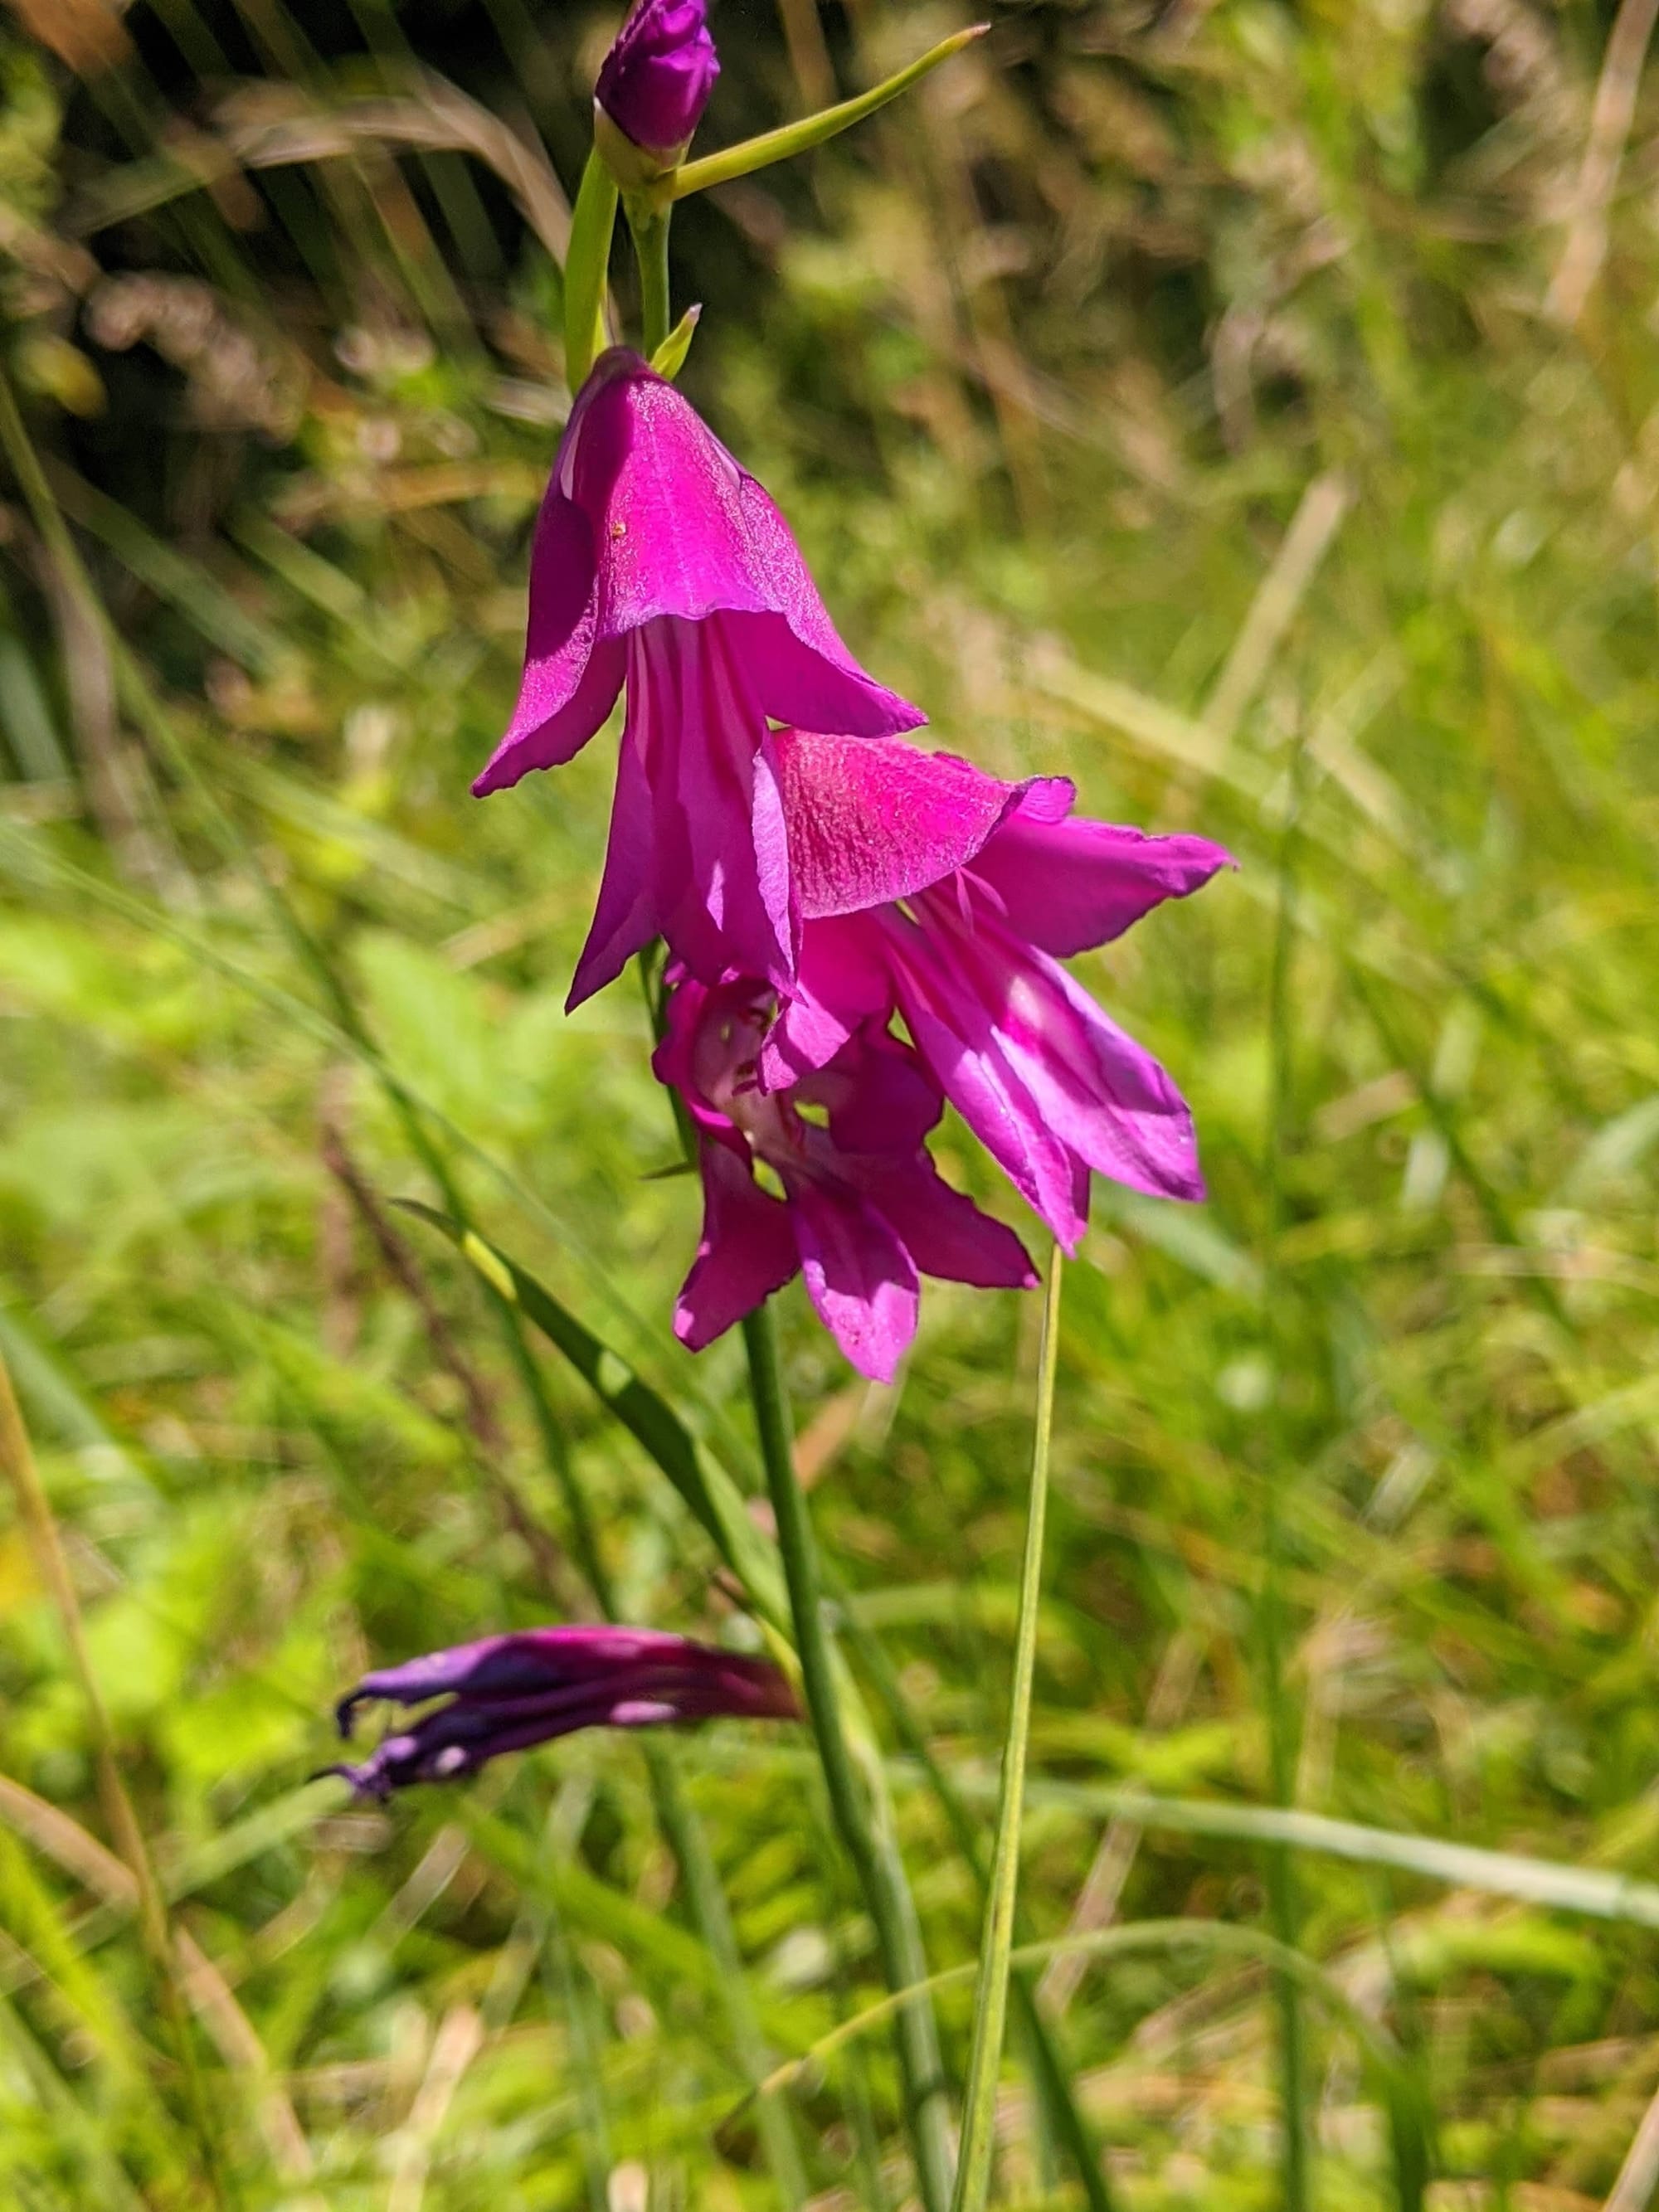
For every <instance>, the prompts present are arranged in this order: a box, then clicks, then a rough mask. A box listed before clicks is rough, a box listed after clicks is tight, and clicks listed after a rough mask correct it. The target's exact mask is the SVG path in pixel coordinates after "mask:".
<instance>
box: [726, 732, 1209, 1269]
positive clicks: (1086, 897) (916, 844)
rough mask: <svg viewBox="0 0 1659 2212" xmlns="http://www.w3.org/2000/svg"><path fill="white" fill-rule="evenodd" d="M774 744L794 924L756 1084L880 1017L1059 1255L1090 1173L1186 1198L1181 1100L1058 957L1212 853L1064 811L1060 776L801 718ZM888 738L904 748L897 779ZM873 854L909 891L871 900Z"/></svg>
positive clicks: (1185, 883)
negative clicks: (927, 870)
mask: <svg viewBox="0 0 1659 2212" xmlns="http://www.w3.org/2000/svg"><path fill="white" fill-rule="evenodd" d="M896 753H899V754H902V756H903V757H904V758H905V762H906V763H907V765H906V767H905V769H904V771H903V775H902V777H900V778H897V779H896V778H895V775H894V768H893V760H894V755H895V754H896ZM775 755H776V757H777V760H778V764H779V771H780V775H781V787H782V792H783V805H784V818H785V823H786V825H787V835H788V838H789V845H790V852H791V855H792V862H793V870H794V883H795V890H796V896H798V898H799V901H800V908H801V913H802V915H803V917H804V927H803V932H802V939H801V953H800V960H799V981H798V987H797V989H796V991H795V993H794V994H793V996H792V997H791V998H790V1000H788V1001H787V1003H786V1004H785V1005H784V1006H783V1007H782V1009H781V1013H780V1016H779V1019H778V1021H777V1022H776V1024H775V1025H774V1026H773V1028H772V1029H771V1030H770V1031H769V1035H768V1036H767V1039H766V1043H765V1046H764V1048H763V1051H762V1053H761V1055H760V1060H759V1070H758V1072H759V1079H760V1081H761V1083H762V1085H763V1087H764V1088H765V1089H766V1090H767V1091H776V1092H780V1093H787V1091H788V1089H789V1087H790V1086H792V1085H799V1084H800V1083H801V1082H802V1081H803V1080H805V1079H807V1078H808V1077H809V1076H810V1075H811V1073H813V1072H814V1071H815V1070H817V1069H819V1068H823V1067H825V1066H829V1065H831V1064H833V1061H834V1059H835V1056H836V1054H837V1053H838V1052H840V1051H841V1050H842V1048H843V1047H844V1045H845V1043H846V1042H847V1041H848V1039H850V1038H852V1037H854V1036H865V1035H866V1034H867V1032H868V1029H869V1026H870V1024H872V1023H874V1024H876V1025H877V1026H878V1027H884V1026H885V1024H887V1022H888V1021H889V1020H890V1018H891V1017H892V1016H893V1015H894V1014H895V1013H897V1014H898V1015H900V1016H901V1017H902V1020H903V1022H904V1025H905V1028H906V1030H908V1034H909V1036H910V1038H911V1041H912V1042H913V1043H914V1044H915V1048H916V1051H917V1053H918V1054H920V1056H921V1062H922V1064H923V1065H924V1066H925V1067H926V1068H927V1072H928V1074H929V1076H930V1078H931V1079H933V1081H934V1082H936V1083H937V1084H938V1085H939V1088H940V1090H941V1091H943V1092H944V1094H945V1097H947V1098H948V1099H949V1100H950V1101H951V1104H952V1105H953V1106H955V1108H956V1109H957V1112H958V1113H960V1114H961V1115H962V1117H963V1120H964V1121H966V1122H967V1123H968V1125H969V1127H970V1128H972V1129H973V1131H974V1132H975V1134H976V1135H977V1136H978V1138H979V1139H980V1140H981V1143H982V1144H983V1145H984V1146H985V1147H986V1149H987V1151H988V1152H990V1153H991V1155H992V1156H993V1158H994V1159H995V1160H996V1161H997V1162H998V1163H999V1164H1000V1166H1001V1167H1002V1168H1003V1170H1005V1172H1006V1174H1007V1176H1009V1178H1010V1179H1011V1181H1012V1182H1013V1183H1014V1185H1015V1186H1016V1188H1018V1190H1019V1191H1020V1193H1021V1194H1023V1196H1024V1198H1025V1199H1026V1200H1028V1201H1029V1202H1030V1205H1031V1206H1033V1207H1034V1208H1035V1209H1036V1212H1038V1213H1039V1214H1041V1216H1042V1218H1043V1220H1044V1221H1046V1222H1047V1223H1048V1226H1049V1228H1050V1229H1051V1230H1052V1231H1054V1235H1055V1237H1058V1238H1059V1240H1060V1243H1061V1244H1062V1245H1063V1246H1064V1247H1065V1249H1066V1250H1067V1251H1068V1252H1072V1251H1074V1250H1075V1249H1076V1246H1077V1241H1078V1238H1079V1237H1080V1236H1081V1234H1082V1232H1083V1229H1084V1226H1085V1222H1086V1219H1087V1213H1088V1190H1089V1172H1090V1170H1091V1169H1093V1170H1097V1171H1098V1172H1099V1173H1100V1174H1102V1175H1106V1176H1111V1177H1112V1178H1113V1179H1114V1180H1115V1182H1121V1183H1126V1184H1127V1185H1128V1187H1129V1188H1131V1189H1133V1190H1138V1191H1145V1192H1148V1193H1151V1194H1154V1195H1156V1196H1158V1197H1163V1198H1179V1199H1199V1198H1201V1197H1202V1196H1203V1194H1204V1183H1203V1178H1202V1176H1200V1173H1199V1167H1198V1152H1197V1146H1196V1143H1195V1140H1194V1134H1193V1126H1192V1117H1191V1115H1190V1114H1189V1113H1188V1109H1187V1104H1186V1101H1185V1100H1184V1099H1183V1098H1182V1095H1181V1093H1180V1091H1178V1090H1177V1089H1176V1085H1175V1083H1174V1082H1173V1080H1172V1079H1171V1078H1170V1076H1169V1074H1168V1073H1166V1072H1165V1071H1164V1068H1163V1067H1161V1066H1159V1064H1158V1061H1157V1060H1154V1059H1153V1058H1152V1055H1151V1054H1150V1053H1147V1052H1146V1051H1145V1050H1143V1049H1142V1048H1141V1047H1140V1046H1139V1045H1138V1044H1137V1043H1135V1042H1134V1041H1133V1038H1131V1037H1129V1036H1125V1034H1124V1033H1123V1031H1122V1030H1120V1029H1119V1028H1117V1027H1116V1025H1115V1024H1114V1023H1112V1022H1110V1021H1109V1020H1108V1019H1107V1018H1106V1016H1105V1014H1104V1013H1103V1012H1102V1011H1101V1009H1100V1007H1099V1006H1097V1005H1096V1004H1095V1001H1094V1000H1092V999H1091V997H1090V996H1089V994H1088V993H1087V992H1086V991H1085V990H1084V989H1083V988H1082V987H1081V986H1080V985H1079V983H1078V982H1077V981H1075V980H1074V979H1073V977H1072V976H1071V975H1068V974H1067V973H1066V969H1064V968H1063V967H1061V965H1060V960H1061V959H1062V958H1064V957H1066V956H1067V955H1069V954H1073V953H1077V952H1082V951H1087V950H1090V949H1091V948H1092V947H1094V946H1097V945H1105V944H1108V943H1109V942H1110V940H1111V939H1114V938H1116V937H1121V935H1122V933H1124V931H1125V930H1127V929H1128V928H1129V927H1131V926H1132V925H1133V923H1134V922H1136V921H1139V920H1140V919H1141V917H1142V916H1143V915H1146V914H1147V913H1149V912H1150V911H1151V910H1152V908H1153V907H1155V906H1158V905H1159V904H1160V903H1161V902H1163V901H1164V900H1165V899H1169V898H1184V897H1186V896H1188V893H1190V892H1192V891H1194V890H1198V889H1199V887H1200V885H1201V884H1205V883H1207V882H1208V880H1209V878H1211V877H1212V875H1213V874H1214V873H1215V872H1216V871H1217V869H1218V868H1221V867H1224V866H1227V865H1228V862H1229V857H1230V856H1229V855H1228V854H1227V853H1226V852H1225V851H1224V850H1223V848H1221V847H1220V846H1219V845H1215V844H1212V843H1211V842H1210V841H1209V840H1208V839H1207V838H1205V837H1193V836H1172V837H1150V836H1143V835H1142V833H1141V832H1140V831H1139V830H1137V829H1124V828H1121V827H1120V826H1119V825H1118V824H1116V823H1110V822H1091V821H1077V820H1073V819H1071V818H1070V816H1071V810H1072V806H1073V801H1074V799H1075V797H1076V793H1075V792H1074V790H1073V786H1072V785H1071V783H1070V782H1069V781H1066V779H1065V778H1063V777H1039V778H1037V779H1036V780H1034V781H1030V782H1027V783H1020V784H1010V783H1003V782H1000V781H998V780H997V779H996V778H995V777H994V776H989V775H984V774H983V773H982V772H981V770H980V769H975V768H973V767H971V766H970V765H969V763H967V762H966V761H961V760H957V759H954V758H953V757H951V756H950V755H949V754H945V753H935V754H931V755H929V754H923V753H920V752H917V751H915V750H914V749H913V748H912V747H910V746H908V745H906V746H902V747H887V746H884V747H881V748H879V749H875V748H867V747H862V746H860V745H857V744H851V743H849V742H848V740H846V739H845V738H839V737H818V736H814V735H812V734H811V733H810V732H807V731H805V730H787V731H781V732H778V733H777V734H776V738H775ZM899 789H902V794H903V796H902V804H900V805H896V804H895V797H896V790H899ZM946 818H950V819H952V820H954V821H955V822H956V823H957V825H958V828H959V830H960V832H961V834H960V836H958V838H957V844H958V848H959V850H960V851H961V853H962V858H961V860H959V861H958V862H957V865H956V866H954V867H953V868H952V869H951V870H950V871H948V872H944V873H941V874H940V875H939V876H937V877H932V878H928V879H927V881H926V882H925V883H923V882H922V881H921V869H922V868H923V867H924V866H926V854H927V851H928V850H929V849H932V848H933V847H935V846H937V845H939V844H942V843H945V842H950V841H949V838H948V836H947V835H946V834H945V832H944V830H943V829H942V826H941V825H942V823H944V822H945V819H946ZM912 825H915V829H916V832H917V834H916V835H915V838H914V840H913V839H912V838H911V836H910V834H909V833H910V829H911V827H912ZM877 852H878V853H879V854H880V858H881V867H882V868H883V869H884V871H885V872H886V873H887V875H888V877H889V878H890V880H893V881H898V880H900V879H902V878H905V877H906V876H908V878H910V881H911V884H912V885H913V888H911V889H909V890H906V891H905V892H904V893H902V894H900V895H898V896H895V895H894V894H892V893H888V894H887V895H886V896H884V897H882V896H872V883H873V881H874V874H873V872H872V854H874V853H877ZM907 861H909V862H911V863H913V865H910V866H907V865H906V864H907Z"/></svg>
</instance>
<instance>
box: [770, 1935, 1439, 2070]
mask: <svg viewBox="0 0 1659 2212" xmlns="http://www.w3.org/2000/svg"><path fill="white" fill-rule="evenodd" d="M1188 1946H1190V1947H1192V1948H1194V1949H1199V1950H1206V1951H1212V1952H1215V1953H1218V1954H1220V1955H1222V1956H1224V1957H1227V1956H1231V1957H1233V1958H1242V1959H1248V1960H1253V1961H1257V1962H1260V1963H1261V1964H1262V1965H1264V1966H1270V1967H1272V1968H1273V1970H1274V1971H1275V1972H1279V1973H1285V1974H1289V1975H1291V1977H1292V1978H1294V1979H1295V1981H1296V1982H1297V1984H1298V1986H1299V1987H1300V1988H1302V1989H1304V1990H1306V1991H1307V1992H1308V1993H1309V1995H1310V1996H1316V1997H1317V1998H1318V1999H1319V2000H1320V2002H1322V2004H1324V2005H1325V2006H1326V2007H1327V2008H1328V2010H1329V2011H1330V2013H1331V2015H1332V2017H1333V2018H1334V2019H1335V2020H1337V2021H1340V2023H1341V2025H1342V2026H1343V2027H1345V2028H1346V2030H1347V2031H1348V2033H1350V2034H1352V2037H1353V2038H1354V2040H1355V2041H1356V2042H1357V2043H1358V2045H1359V2047H1360V2050H1361V2051H1363V2053H1364V2056H1365V2057H1366V2059H1367V2061H1368V2062H1369V2063H1370V2065H1371V2066H1372V2067H1373V2068H1374V2069H1376V2074H1377V2076H1378V2078H1379V2081H1381V2082H1382V2083H1383V2085H1385V2086H1386V2085H1387V2084H1389V2083H1390V2082H1393V2081H1395V2080H1396V2079H1398V2078H1399V2077H1400V2076H1401V2071H1402V2069H1401V2059H1400V2054H1399V2052H1398V2051H1397V2050H1396V2049H1395V2045H1394V2044H1393V2041H1392V2040H1391V2039H1390V2038H1389V2035H1388V2034H1387V2033H1386V2032H1385V2031H1384V2030H1383V2029H1382V2028H1380V2027H1378V2026H1377V2025H1376V2021H1373V2020H1371V2019H1370V2018H1368V2017H1367V2015H1365V2014H1364V2012H1363V2011H1361V2009H1360V2008H1359V2007H1358V2005H1357V2004H1355V2003H1354V2002H1353V2000H1352V1998H1351V1997H1350V1996H1348V1994H1347V1992H1346V1990H1344V1989H1343V1988H1342V1986H1341V1984H1340V1983H1339V1982H1338V1981H1336V1980H1335V1979H1334V1977H1333V1976H1331V1975H1330V1974H1328V1973H1327V1972H1325V1970H1324V1969H1323V1968H1322V1966H1318V1965H1317V1964H1316V1962H1315V1961H1314V1960H1311V1959H1309V1958H1306V1957H1304V1954H1302V1953H1301V1952H1300V1951H1287V1950H1286V1949H1285V1946H1284V1945H1283V1944H1282V1943H1280V1942H1278V1941H1277V1939H1276V1938H1275V1937H1273V1936H1269V1935H1267V1934H1266V1933H1265V1932H1264V1931H1263V1930H1262V1929H1259V1928H1248V1927H1243V1926H1241V1925H1238V1924H1237V1923H1234V1922H1231V1921H1226V1920H1138V1921H1134V1922H1133V1923H1130V1924H1128V1925H1127V1926H1125V1927H1120V1928H1097V1929H1093V1930H1091V1933H1090V1934H1088V1935H1086V1936H1055V1937H1054V1939H1053V1940H1052V1941H1050V1942H1045V1943H1022V1944H1021V1945H1020V1946H1019V1947H1018V1949H1016V1950H1014V1951H1012V1952H1010V1954H1008V1958H1009V1964H1010V1966H1019V1967H1036V1966H1046V1965H1048V1962H1049V1960H1053V1959H1060V1958H1066V1957H1069V1956H1071V1955H1072V1954H1075V1953H1081V1954H1084V1955H1085V1957H1088V1958H1091V1959H1110V1958H1121V1957H1127V1956H1130V1955H1132V1954H1134V1953H1136V1952H1143V1951H1164V1950H1180V1949H1183V1948H1187V1947H1188ZM979 1972H980V1967H979V1966H978V1965H977V1964H976V1963H975V1961H974V1960H968V1961H967V1962H966V1963H965V1964H964V1965H963V1966H946V1967H944V1968H943V1969H942V1970H941V1971H940V1972H938V1973H936V1974H930V1975H929V1976H928V1977H927V1981H926V1982H925V1983H923V1984H921V1987H922V1988H923V1989H924V1990H926V1991H927V1994H928V1995H929V1996H937V1995H939V1994H940V1993H941V1992H943V1991H945V1990H953V1989H961V1988H963V1987H964V1986H965V1985H966V1984H968V1983H969V1982H970V1981H973V1980H974V1979H975V1978H976V1977H977V1976H978V1974H979ZM904 2001H905V1993H901V1994H900V1995H899V1996H893V1995H889V1996H884V1997H880V1998H878V1999H877V2001H876V2002H875V2003H874V2004H872V2005H867V2006H866V2008H865V2009H864V2010H863V2011H862V2012H860V2013H856V2014H854V2016H853V2017H852V2018H851V2019H850V2020H845V2021H839V2022H838V2023H837V2024H836V2027H832V2028H831V2029H829V2031H828V2033H825V2034H823V2035H821V2036H820V2037H819V2038H818V2039H817V2042H816V2043H814V2044H813V2045H811V2049H810V2050H808V2051H803V2052H802V2053H801V2054H800V2056H799V2057H796V2058H792V2059H791V2060H790V2061H789V2063H788V2064H787V2065H786V2066H781V2067H779V2069H777V2071H776V2073H775V2074H773V2075H770V2076H769V2078H768V2079H767V2080H766V2081H764V2082H763V2083H762V2084H761V2088H760V2092H759V2093H760V2094H761V2095H763V2096H775V2095H776V2094H777V2093H778V2092H779V2091H780V2090H782V2089H785V2088H787V2087H788V2086H789V2085H790V2083H791V2082H792V2081H794V2080H795V2079H796V2078H797V2076H798V2075H800V2074H801V2073H804V2072H805V2070H806V2069H809V2068H811V2067H816V2066H821V2065H822V2064H823V2061H824V2060H825V2059H826V2058H828V2057H832V2056H833V2055H834V2053H835V2052H836V2051H838V2050H840V2049H841V2048H842V2046H843V2045H846V2044H848V2043H851V2042H853V2041H854V2039H856V2038H857V2037H859V2036H860V2035H866V2034H867V2033H869V2032H870V2030H871V2029H872V2028H875V2027H880V2026H881V2025H882V2023H883V2022H884V2021H888V2020H890V2019H891V2018H892V2016H893V2015H894V2014H895V2012H896V2011H897V2010H898V2008H899V2007H900V2005H901V2004H902V2003H903V2002H904Z"/></svg>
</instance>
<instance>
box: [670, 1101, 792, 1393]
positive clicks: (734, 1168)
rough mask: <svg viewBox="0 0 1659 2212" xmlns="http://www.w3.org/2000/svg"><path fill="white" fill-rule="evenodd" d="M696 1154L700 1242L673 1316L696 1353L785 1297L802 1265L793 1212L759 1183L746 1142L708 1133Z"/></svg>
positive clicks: (677, 1329) (682, 1337)
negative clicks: (776, 1294)
mask: <svg viewBox="0 0 1659 2212" xmlns="http://www.w3.org/2000/svg"><path fill="white" fill-rule="evenodd" d="M698 1153H699V1163H700V1166H701V1169H702V1191H703V1218H702V1238H701V1240H700V1242H699V1243H698V1245H697V1256H696V1259H695V1260H694V1261H692V1263H691V1269H690V1273H689V1274H688V1275H687V1276H686V1279H685V1281H684V1284H683V1285H682V1286H681V1290H680V1295H679V1301H678V1304H677V1305H676V1307H675V1309H674V1334H675V1335H676V1336H677V1337H678V1339H679V1340H680V1342H681V1343H682V1344H684V1345H685V1346H687V1347H688V1348H689V1349H690V1351H692V1352H701V1351H702V1349H703V1347H704V1346H705V1345H709V1344H712V1343H713V1342H714V1339H715V1338H716V1337H717V1336H723V1335H724V1334H725V1333H726V1330H727V1329H728V1328H731V1327H732V1323H733V1322H739V1321H741V1320H742V1319H743V1317H744V1315H745V1314H749V1313H752V1312H753V1311H754V1310H755V1308H756V1307H757V1305H759V1304H760V1303H761V1301H762V1299H763V1298H768V1297H770V1296H771V1295H772V1293H773V1291H781V1289H782V1288H783V1286H784V1285H785V1284H786V1283H787V1281H788V1280H789V1279H790V1278H791V1277H792V1276H793V1274H794V1273H795V1271H796V1269H797V1268H798V1267H799V1265H800V1255H799V1252H798V1251H797V1249H796V1245H795V1239H794V1237H793V1234H792V1233H791V1230H790V1223H789V1209H788V1208H787V1206H784V1205H783V1204H782V1202H781V1200H778V1199H775V1198H769V1197H768V1195H767V1194H766V1193H765V1192H764V1191H763V1190H762V1189H761V1188H760V1187H759V1185H758V1184H757V1182H756V1181H755V1179H754V1176H753V1175H752V1174H751V1173H750V1166H749V1157H748V1150H747V1147H746V1146H744V1143H743V1140H742V1139H741V1138H736V1139H728V1140H725V1141H722V1139H720V1138H719V1137H716V1136H714V1135H713V1134H711V1133H708V1131H707V1130H705V1132H704V1134H703V1136H702V1141H701V1143H700V1145H699V1146H698Z"/></svg>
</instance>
